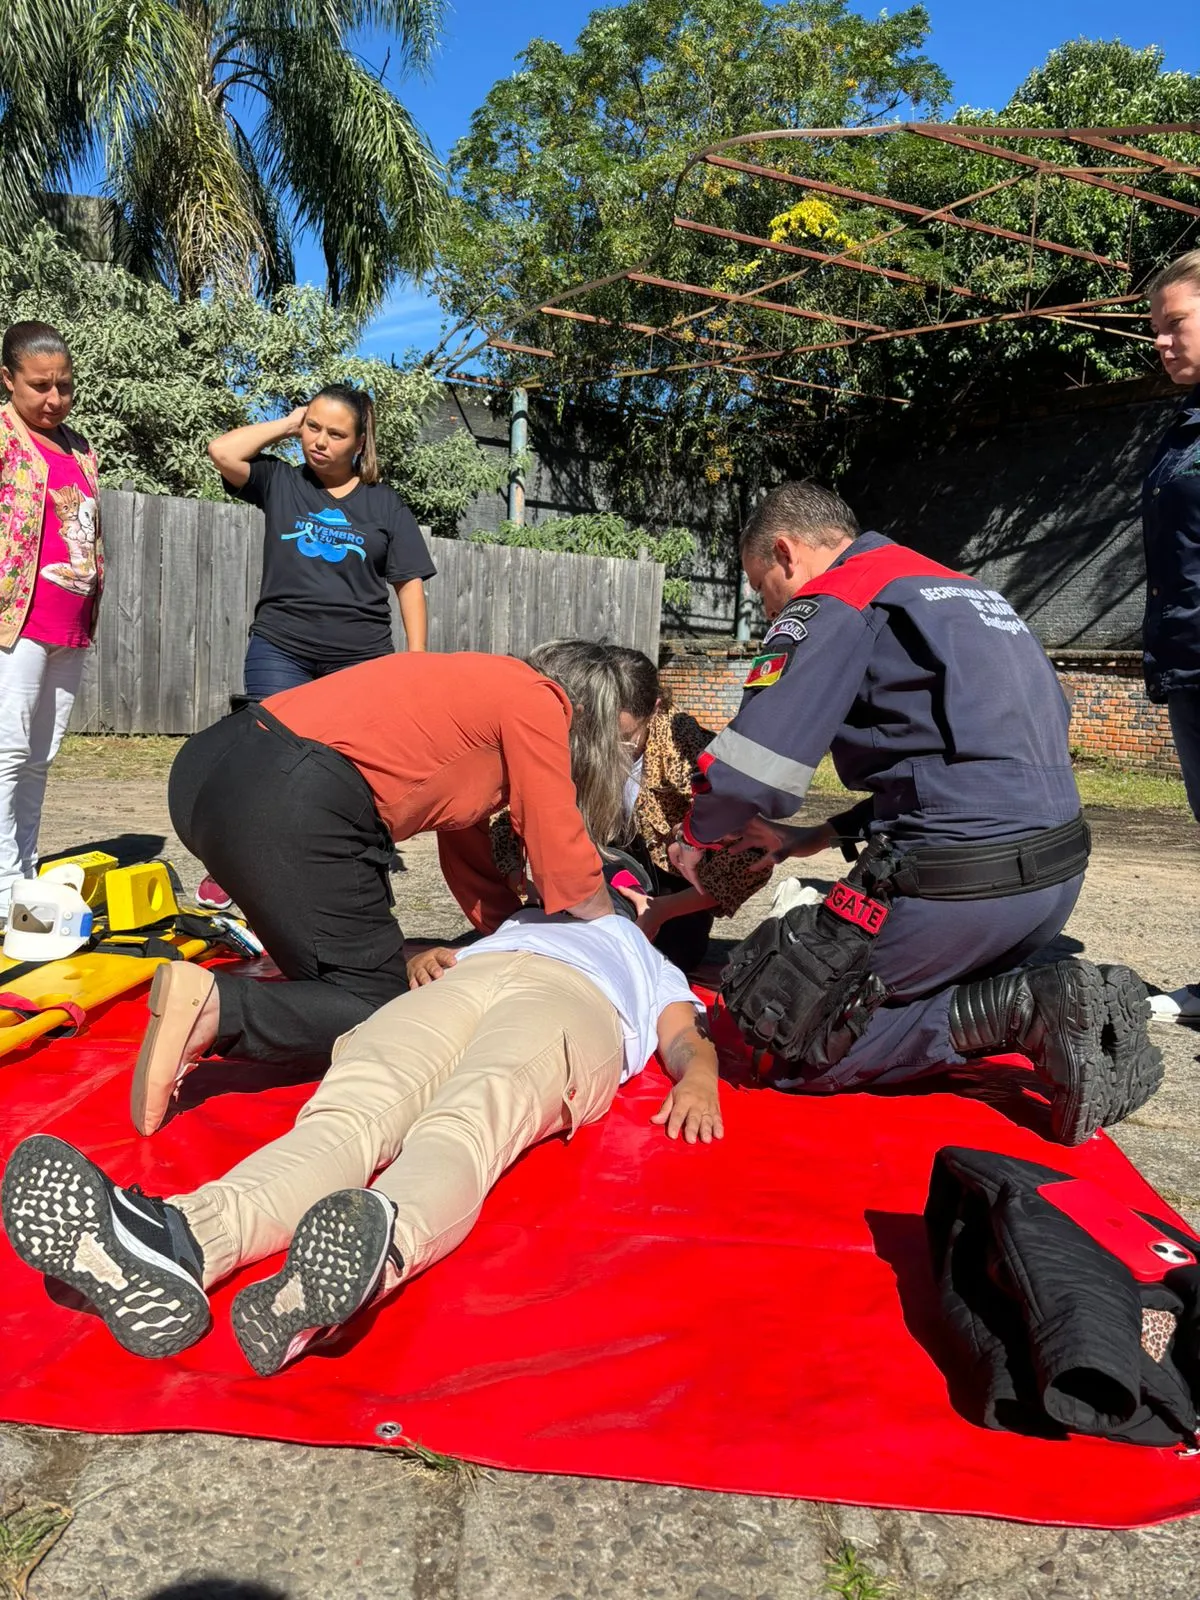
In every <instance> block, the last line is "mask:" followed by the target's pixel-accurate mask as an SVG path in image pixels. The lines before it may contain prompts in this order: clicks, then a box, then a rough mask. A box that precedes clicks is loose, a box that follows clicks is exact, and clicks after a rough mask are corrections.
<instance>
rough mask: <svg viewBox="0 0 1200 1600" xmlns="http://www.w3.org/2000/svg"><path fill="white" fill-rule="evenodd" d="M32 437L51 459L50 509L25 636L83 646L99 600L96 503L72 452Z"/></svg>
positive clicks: (48, 461) (48, 467)
mask: <svg viewBox="0 0 1200 1600" xmlns="http://www.w3.org/2000/svg"><path fill="white" fill-rule="evenodd" d="M32 437H33V442H34V444H35V445H36V446H37V447H38V449H39V450H40V451H41V453H42V457H43V459H44V460H45V463H46V470H47V473H48V477H47V480H46V512H45V517H44V519H43V522H42V547H41V552H40V554H39V556H38V574H37V579H36V581H35V583H34V586H33V599H32V600H31V601H30V603H29V612H28V614H27V616H26V618H25V626H24V627H23V628H22V629H21V637H22V638H24V639H36V640H37V642H38V643H39V644H49V645H72V646H74V647H76V648H84V647H85V646H87V645H89V644H91V642H92V613H93V611H94V610H95V604H96V502H95V500H94V499H93V498H92V491H91V489H90V488H89V487H88V481H87V479H86V478H85V477H84V475H83V468H82V467H81V466H80V465H79V463H78V461H76V459H75V457H74V456H73V455H70V454H67V453H64V452H63V451H61V450H51V449H49V448H48V447H47V446H46V445H44V444H43V443H42V441H41V440H40V439H39V438H38V437H37V435H36V434H34V435H33V436H32Z"/></svg>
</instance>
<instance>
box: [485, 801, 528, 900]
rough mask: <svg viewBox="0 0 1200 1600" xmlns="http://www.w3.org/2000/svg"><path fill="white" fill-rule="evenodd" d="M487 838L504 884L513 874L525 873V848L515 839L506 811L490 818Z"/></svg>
mask: <svg viewBox="0 0 1200 1600" xmlns="http://www.w3.org/2000/svg"><path fill="white" fill-rule="evenodd" d="M488 836H489V838H490V839H491V843H492V860H493V861H494V862H495V863H496V871H497V872H498V873H499V874H500V876H501V877H502V878H503V879H504V880H505V882H506V883H507V882H508V880H509V879H510V878H511V877H512V875H513V873H514V872H524V871H525V847H524V845H523V844H522V843H521V841H520V839H519V838H518V837H517V830H516V829H515V828H514V827H513V825H512V817H511V815H510V814H509V812H508V810H507V809H505V810H504V811H501V812H499V813H498V814H497V815H496V816H494V817H493V818H492V821H491V826H490V827H489V829H488Z"/></svg>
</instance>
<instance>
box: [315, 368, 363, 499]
mask: <svg viewBox="0 0 1200 1600" xmlns="http://www.w3.org/2000/svg"><path fill="white" fill-rule="evenodd" d="M313 399H314V400H336V401H337V403H338V405H340V406H345V408H346V410H347V411H350V412H352V413H353V415H354V420H355V423H356V424H357V428H358V436H359V438H360V439H361V440H362V448H361V449H360V450H359V452H358V456H357V458H356V461H357V470H358V476H359V478H360V479H361V480H362V482H363V483H378V482H379V457H378V456H377V455H376V453H375V402H374V401H373V400H372V399H371V396H370V395H369V394H368V393H367V391H366V390H365V389H355V388H354V387H353V386H352V385H351V384H349V383H327V384H326V385H325V387H324V388H323V389H318V391H317V393H316V394H315V395H313Z"/></svg>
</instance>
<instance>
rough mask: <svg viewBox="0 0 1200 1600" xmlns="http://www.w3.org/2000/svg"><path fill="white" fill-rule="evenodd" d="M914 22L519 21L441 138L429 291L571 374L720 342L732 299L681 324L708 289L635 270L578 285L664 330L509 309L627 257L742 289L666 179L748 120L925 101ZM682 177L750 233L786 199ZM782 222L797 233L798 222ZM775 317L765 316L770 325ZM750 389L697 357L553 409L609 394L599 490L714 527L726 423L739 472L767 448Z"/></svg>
mask: <svg viewBox="0 0 1200 1600" xmlns="http://www.w3.org/2000/svg"><path fill="white" fill-rule="evenodd" d="M927 28H928V19H927V16H926V13H925V12H924V10H923V9H922V8H921V7H919V6H913V7H909V8H907V9H905V10H902V11H899V12H898V13H896V14H895V15H894V16H887V15H884V16H881V17H880V18H879V19H878V20H875V21H871V20H868V19H866V18H863V17H862V16H860V15H859V14H858V13H857V12H855V11H852V10H851V9H850V8H849V6H848V5H847V4H846V3H845V0H783V3H781V4H768V3H767V0H629V3H627V4H625V5H621V6H616V7H613V8H611V9H608V10H603V11H597V12H595V13H594V14H593V15H592V17H591V18H590V20H589V22H588V23H587V25H586V27H585V28H584V29H583V31H582V33H581V34H580V36H579V40H578V42H577V45H576V48H575V49H574V50H570V51H567V50H563V49H561V48H559V47H558V46H557V45H554V44H550V43H548V42H546V41H545V40H534V41H533V43H532V44H531V45H530V46H529V48H528V50H527V51H526V52H525V53H524V55H523V57H522V60H521V69H520V70H519V71H517V72H516V73H514V74H513V75H512V76H511V77H509V78H506V79H503V80H501V81H500V82H499V83H497V84H496V85H495V87H494V88H493V89H492V91H491V92H490V94H489V95H488V97H487V99H486V100H485V102H484V104H483V106H482V107H481V108H480V109H479V111H477V112H476V114H475V116H474V118H473V119H472V124H471V131H470V134H469V135H468V136H467V138H466V139H464V140H463V141H462V142H461V143H460V144H459V146H458V147H457V148H456V150H455V151H454V154H453V157H452V161H451V170H452V176H453V185H454V200H453V205H452V217H451V222H450V224H449V228H448V233H447V240H446V244H445V247H444V249H443V252H442V255H441V258H440V267H439V272H438V276H437V279H436V282H437V287H438V292H439V295H440V298H441V300H442V303H443V305H444V306H445V307H446V309H447V311H448V312H449V313H450V314H451V315H452V316H453V317H455V318H462V319H464V321H468V322H473V323H475V324H476V325H478V326H481V327H482V328H484V329H485V330H487V331H495V332H502V333H504V334H506V335H511V334H512V333H513V332H514V330H515V332H516V336H517V337H518V338H520V339H522V340H526V341H528V342H530V343H532V344H536V345H538V346H544V347H549V348H551V349H554V350H555V351H558V352H561V355H562V362H561V365H556V368H555V370H556V371H563V372H565V373H566V374H567V375H568V376H569V377H572V378H578V377H580V376H583V375H585V374H590V373H595V372H604V371H607V370H609V369H610V368H611V367H613V366H617V367H621V368H633V369H639V368H642V367H657V366H660V365H662V364H664V363H671V362H680V363H688V362H693V361H696V360H698V359H700V358H703V357H706V356H708V357H711V356H712V355H713V354H714V352H715V353H716V355H717V356H718V357H719V356H720V354H721V352H722V350H723V349H724V348H726V346H722V345H713V344H712V343H709V342H706V340H709V339H712V340H718V339H724V340H726V341H727V344H731V343H732V342H733V341H732V337H731V335H730V334H729V333H728V332H723V331H722V327H723V318H724V317H725V315H726V308H721V314H720V315H718V314H717V312H716V310H714V308H713V307H712V305H711V302H710V303H709V310H708V311H707V312H706V313H705V315H704V317H703V319H702V321H701V322H700V323H692V322H688V321H686V320H685V318H686V317H687V316H688V315H690V314H691V313H693V312H696V311H697V310H703V307H704V302H702V301H693V302H686V301H681V300H680V299H679V298H677V297H673V296H670V295H668V294H665V293H663V292H662V291H659V290H656V289H654V288H652V287H648V286H645V285H631V284H629V283H625V282H620V283H614V284H612V285H610V286H609V287H608V288H607V289H604V290H601V291H600V292H599V293H596V294H592V295H589V296H588V298H587V301H586V305H584V303H583V302H580V303H579V305H580V307H581V308H583V309H586V311H587V312H588V313H590V314H593V315H595V316H599V317H601V318H605V319H608V320H609V322H638V323H642V324H645V325H648V326H649V325H653V326H656V327H661V326H663V325H666V324H670V323H673V322H675V321H678V323H679V326H678V329H677V331H675V330H673V331H672V333H671V334H670V335H669V336H667V337H665V338H664V337H654V338H643V337H641V336H639V335H637V334H630V333H629V332H627V331H624V330H621V329H617V328H614V327H611V326H606V325H604V324H603V323H601V324H596V323H579V322H573V321H567V320H564V319H558V318H550V317H538V316H534V317H533V318H531V319H529V320H524V321H523V320H522V319H521V316H520V308H522V307H536V306H537V305H538V304H539V303H540V302H541V301H542V300H543V299H547V298H551V297H554V296H556V295H559V294H561V293H562V292H563V291H564V290H565V289H567V288H569V287H570V286H572V285H573V284H576V283H578V282H580V281H581V280H584V279H588V278H600V277H604V276H606V275H607V274H609V273H616V272H620V271H621V270H622V269H624V268H628V267H631V266H633V267H636V266H639V265H645V266H647V267H648V268H649V269H650V270H651V271H653V272H654V273H656V274H658V275H660V276H662V277H666V278H671V279H678V280H682V281H685V282H693V283H703V284H718V285H720V283H721V282H722V281H724V284H725V287H728V288H731V289H736V288H737V287H738V284H737V280H736V278H733V279H727V280H722V279H721V273H722V271H723V265H724V256H723V254H722V252H721V250H720V249H719V248H718V249H717V250H714V248H713V242H712V241H711V240H709V239H707V238H705V237H703V236H701V235H699V234H696V233H687V232H684V231H682V230H679V229H677V228H674V227H673V226H672V218H673V216H674V214H675V211H676V207H677V198H676V194H675V191H674V185H675V179H676V178H677V177H678V175H679V173H680V170H681V169H682V167H683V166H684V164H685V162H686V161H687V159H688V157H689V156H690V155H691V154H692V152H694V151H695V150H696V149H697V148H698V147H699V146H702V145H705V144H709V143H712V142H714V141H717V140H720V139H724V138H728V137H731V136H733V135H735V134H740V133H743V132H745V131H748V130H751V129H761V128H778V127H794V126H819V127H837V126H841V125H850V126H865V125H869V124H871V123H873V122H877V121H880V120H884V119H887V118H889V117H893V116H896V115H913V114H916V113H920V114H924V115H931V114H933V113H934V112H935V111H936V109H937V107H938V106H939V105H940V104H941V103H942V101H943V99H944V98H945V95H946V93H947V91H948V84H947V81H946V79H945V77H944V76H943V74H942V73H941V71H940V70H939V69H938V68H937V67H936V66H935V65H934V64H933V63H932V62H931V61H929V60H928V58H927V57H926V56H925V55H924V54H922V44H923V41H924V37H925V34H926V31H927ZM692 188H693V189H696V188H698V190H699V205H700V209H699V210H698V211H695V210H694V214H696V215H699V216H701V217H702V218H703V220H705V221H711V222H716V223H718V224H719V225H722V226H726V227H740V228H743V229H746V230H747V231H752V232H765V231H766V230H767V228H768V227H769V226H770V223H771V219H772V218H773V217H775V216H776V215H777V214H778V213H779V212H781V211H782V210H784V209H785V208H786V207H787V206H790V205H791V204H792V203H793V201H794V200H795V198H796V196H794V195H792V196H788V195H787V194H785V195H783V196H782V197H781V196H780V195H779V193H778V192H775V193H772V194H771V195H769V196H768V195H766V194H763V195H761V196H760V195H757V194H756V193H755V191H754V189H753V186H752V185H746V184H742V183H740V181H739V180H738V179H737V177H736V175H734V174H732V173H717V172H716V171H715V169H709V170H708V172H707V173H705V172H701V173H699V174H698V182H697V183H696V184H693V185H692ZM687 198H688V199H689V200H690V199H691V198H692V196H691V195H690V194H689V195H688V197H687ZM684 203H685V200H684V197H683V196H681V197H680V198H679V201H678V204H679V206H680V207H683V206H684ZM693 209H694V208H693ZM824 218H825V213H824V212H818V214H817V215H816V216H815V218H814V219H813V220H812V226H813V227H815V228H816V229H817V230H818V231H819V230H820V229H821V228H822V227H823V226H824ZM794 226H796V227H798V228H799V230H800V231H801V232H802V233H803V232H805V231H806V229H807V228H808V226H809V223H808V222H806V221H799V222H796V223H795V224H794ZM735 253H736V252H733V253H731V254H730V255H729V259H730V261H732V260H733V254H735ZM777 323H778V319H775V323H774V324H769V325H770V331H771V334H772V336H774V335H775V333H776V332H777V331H778V329H777ZM806 327H807V328H811V327H812V324H807V325H806ZM494 367H495V370H496V371H497V372H499V373H500V374H501V375H503V376H506V377H510V378H511V377H514V376H523V375H529V374H530V373H531V372H532V373H533V375H535V376H536V377H538V378H540V377H541V376H542V375H543V372H544V371H546V368H545V367H542V365H541V364H540V363H537V362H534V363H532V364H531V363H529V362H528V361H524V362H522V361H521V359H520V358H517V359H515V360H513V361H508V360H504V359H498V360H496V361H495V362H494ZM745 387H746V386H745V385H744V384H743V383H742V382H741V381H740V380H739V379H738V378H737V377H735V376H731V375H730V374H728V373H725V372H721V371H719V370H713V369H709V370H704V371H701V372H690V371H689V372H682V373H680V374H678V375H667V376H666V377H665V378H662V377H657V376H654V377H643V378H638V377H633V378H628V379H620V380H618V381H616V382H614V383H612V384H607V385H605V384H599V385H596V384H593V385H590V386H588V387H587V388H585V389H582V390H576V389H575V388H573V387H567V388H566V389H563V390H561V391H560V395H561V400H560V405H561V406H562V407H563V408H564V410H563V414H564V415H565V408H568V407H570V405H571V404H572V403H573V402H575V401H576V400H577V399H580V398H581V399H582V403H583V404H584V405H585V406H590V405H591V403H592V402H599V403H601V404H605V405H607V407H608V409H609V414H610V417H611V419H612V420H613V426H612V429H611V436H612V442H611V445H610V448H609V450H608V452H607V458H608V466H609V471H608V482H607V484H606V488H607V490H608V492H609V493H610V495H611V496H612V497H613V500H614V503H615V504H616V506H617V508H618V510H620V511H621V512H623V513H625V514H627V515H629V516H631V517H633V518H634V519H635V520H636V521H638V522H639V523H649V524H651V525H654V524H657V523H660V522H671V521H679V520H685V519H686V520H687V521H689V523H695V522H696V521H697V517H698V514H699V520H704V518H705V517H707V519H708V520H709V522H710V524H711V525H715V524H716V523H718V522H721V521H723V520H724V519H725V518H726V516H727V514H728V512H727V505H726V501H727V493H726V491H727V487H728V478H729V475H730V473H731V471H732V467H733V457H732V454H731V451H730V449H729V440H730V438H731V436H732V434H733V433H734V432H736V434H737V438H738V441H739V466H740V468H741V469H742V471H743V474H744V475H745V474H749V475H751V476H752V475H753V468H752V462H751V456H752V455H753V456H754V457H756V458H757V457H758V456H761V455H763V454H764V453H767V452H769V451H770V450H771V449H772V448H773V442H772V438H771V434H772V431H773V425H772V424H771V423H770V421H769V418H770V416H771V414H772V413H771V409H770V408H768V409H767V411H766V412H765V413H764V411H763V409H762V408H761V407H760V406H759V405H758V403H757V400H756V398H755V397H754V396H753V395H748V394H747V393H746V392H745ZM764 417H765V418H766V419H767V421H766V425H765V426H763V427H762V428H760V427H759V422H760V420H763V419H764ZM681 472H682V474H683V475H685V476H687V477H689V478H690V479H691V480H692V481H693V482H694V483H695V484H696V485H698V488H699V493H700V495H701V496H702V497H704V498H706V499H707V501H708V505H707V510H706V511H703V510H702V509H701V508H698V507H696V506H684V505H682V504H679V503H678V500H677V497H674V503H672V501H673V496H672V492H671V491H672V483H673V481H674V482H677V481H678V478H679V476H680V473H681Z"/></svg>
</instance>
